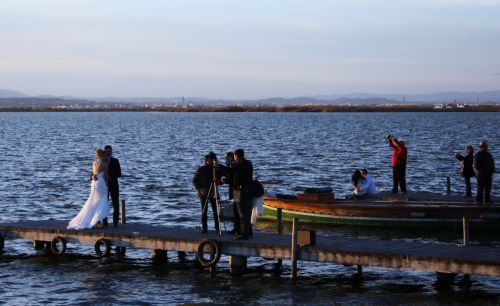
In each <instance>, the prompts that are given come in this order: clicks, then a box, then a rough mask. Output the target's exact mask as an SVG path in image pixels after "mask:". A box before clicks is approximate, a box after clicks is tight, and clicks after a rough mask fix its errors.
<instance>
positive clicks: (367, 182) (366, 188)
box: [354, 175, 377, 195]
mask: <svg viewBox="0 0 500 306" xmlns="http://www.w3.org/2000/svg"><path fill="white" fill-rule="evenodd" d="M358 188H359V191H358V192H354V194H357V195H374V194H376V193H377V186H375V180H374V179H373V177H371V176H369V175H367V176H365V177H364V180H360V181H359V182H358Z"/></svg>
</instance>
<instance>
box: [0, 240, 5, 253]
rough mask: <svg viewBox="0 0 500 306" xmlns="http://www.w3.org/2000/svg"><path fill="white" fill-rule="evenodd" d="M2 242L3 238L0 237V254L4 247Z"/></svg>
mask: <svg viewBox="0 0 500 306" xmlns="http://www.w3.org/2000/svg"><path fill="white" fill-rule="evenodd" d="M4 241H5V240H4V239H3V236H0V253H2V251H3V248H4V246H5V244H4Z"/></svg>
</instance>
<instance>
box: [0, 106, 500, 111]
mask: <svg viewBox="0 0 500 306" xmlns="http://www.w3.org/2000/svg"><path fill="white" fill-rule="evenodd" d="M0 112H179V113H187V112H190V113H197V112H219V113H242V112H267V113H276V112H285V113H289V112H304V113H335V112H500V104H477V105H465V106H457V105H455V104H442V105H437V106H436V104H422V105H415V104H413V105H224V106H210V105H208V106H205V105H195V106H177V105H175V106H171V105H165V106H158V105H155V106H140V105H123V104H122V105H119V106H116V107H110V106H106V107H102V106H92V107H88V106H85V107H78V106H76V107H75V106H73V107H67V106H3V107H2V106H0Z"/></svg>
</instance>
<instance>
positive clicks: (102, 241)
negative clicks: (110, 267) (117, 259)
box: [94, 238, 111, 257]
mask: <svg viewBox="0 0 500 306" xmlns="http://www.w3.org/2000/svg"><path fill="white" fill-rule="evenodd" d="M102 245H103V246H104V252H103V251H101V246H102ZM94 249H95V253H96V254H97V256H99V257H108V256H109V254H111V242H110V241H109V240H107V239H104V238H101V239H99V240H97V241H96V242H95V245H94Z"/></svg>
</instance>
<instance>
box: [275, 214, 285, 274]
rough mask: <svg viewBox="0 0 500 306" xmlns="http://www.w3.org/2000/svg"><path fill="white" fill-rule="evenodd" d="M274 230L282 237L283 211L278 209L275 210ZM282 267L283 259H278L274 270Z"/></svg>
mask: <svg viewBox="0 0 500 306" xmlns="http://www.w3.org/2000/svg"><path fill="white" fill-rule="evenodd" d="M276 222H277V224H276V229H277V234H278V235H282V234H283V209H282V208H278V209H276ZM282 265H283V259H281V258H280V259H278V262H277V263H276V268H277V269H281V266H282Z"/></svg>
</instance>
